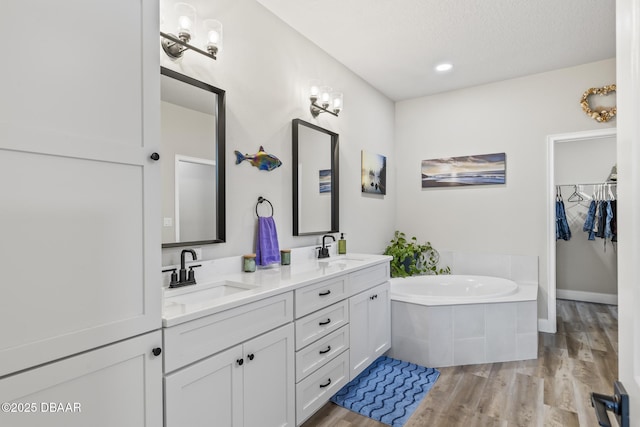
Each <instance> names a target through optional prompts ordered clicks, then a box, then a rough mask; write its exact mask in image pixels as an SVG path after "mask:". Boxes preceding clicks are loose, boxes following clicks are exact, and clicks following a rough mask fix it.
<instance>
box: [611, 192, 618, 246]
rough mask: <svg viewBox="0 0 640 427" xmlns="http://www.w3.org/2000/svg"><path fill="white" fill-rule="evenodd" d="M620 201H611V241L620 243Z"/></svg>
mask: <svg viewBox="0 0 640 427" xmlns="http://www.w3.org/2000/svg"><path fill="white" fill-rule="evenodd" d="M617 215H618V201H617V200H611V234H612V236H611V241H612V242H614V243H615V242H617V241H618V218H617Z"/></svg>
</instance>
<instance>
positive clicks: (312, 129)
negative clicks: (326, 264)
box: [292, 119, 340, 236]
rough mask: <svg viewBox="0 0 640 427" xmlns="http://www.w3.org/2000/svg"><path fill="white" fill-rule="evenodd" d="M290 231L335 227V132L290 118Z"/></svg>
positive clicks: (301, 232)
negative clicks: (291, 153)
mask: <svg viewBox="0 0 640 427" xmlns="http://www.w3.org/2000/svg"><path fill="white" fill-rule="evenodd" d="M292 134H293V147H292V148H293V150H292V151H293V180H292V181H293V235H294V236H305V235H312V234H326V233H336V232H338V230H339V208H338V200H339V197H338V196H339V194H338V188H339V187H340V186H339V167H338V134H337V133H334V132H331V131H330V130H327V129H324V128H321V127H320V126H316V125H314V124H312V123H308V122H305V121H304V120H300V119H294V120H293V122H292Z"/></svg>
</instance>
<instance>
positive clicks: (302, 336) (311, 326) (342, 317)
mask: <svg viewBox="0 0 640 427" xmlns="http://www.w3.org/2000/svg"><path fill="white" fill-rule="evenodd" d="M347 323H349V303H348V301H347V300H344V301H342V302H339V303H337V304H334V305H332V306H329V307H327V308H323V309H322V310H319V311H316V312H315V313H312V314H310V315H308V316H306V317H303V318H302V319H298V320H296V350H300V349H301V348H303V347H306V346H307V345H309V344H311V343H312V342H314V341H316V340H317V339H319V338H322V337H323V336H325V335H327V334H329V333H331V332H333V331H335V330H336V329H338V328H341V327H342V326H344V325H346V324H347Z"/></svg>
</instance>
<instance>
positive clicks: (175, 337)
mask: <svg viewBox="0 0 640 427" xmlns="http://www.w3.org/2000/svg"><path fill="white" fill-rule="evenodd" d="M292 320H293V295H292V292H287V293H285V294H282V295H276V296H273V297H270V298H265V299H264V300H261V301H256V302H253V303H249V304H246V305H243V306H241V307H236V308H233V309H230V310H225V311H222V312H220V313H216V314H212V315H211V316H207V317H203V318H202V319H197V320H192V321H191V322H186V323H182V324H180V325H176V326H173V327H170V328H166V329H164V330H163V333H164V352H163V354H164V370H165V372H167V373H168V372H171V371H173V370H175V369H178V368H180V367H181V366H184V365H187V364H189V363H192V362H195V361H196V360H200V359H202V358H205V357H207V356H210V355H212V354H214V353H217V352H219V351H221V350H224V349H225V348H229V347H231V346H234V345H236V344H239V343H241V342H242V341H245V340H247V339H249V338H253V337H255V336H257V335H259V334H262V333H264V332H267V331H269V330H271V329H275V328H277V327H278V326H280V325H284V324H285V323H287V322H291V321H292Z"/></svg>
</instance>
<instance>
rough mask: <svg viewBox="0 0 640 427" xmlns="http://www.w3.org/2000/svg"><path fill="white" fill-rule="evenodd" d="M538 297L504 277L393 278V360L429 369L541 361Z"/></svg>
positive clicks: (532, 289) (528, 286) (532, 287)
mask: <svg viewBox="0 0 640 427" xmlns="http://www.w3.org/2000/svg"><path fill="white" fill-rule="evenodd" d="M537 294H538V286H537V283H530V282H529V283H518V282H516V281H513V280H510V279H506V278H501V277H490V276H475V275H439V276H435V275H433V276H413V277H408V278H394V279H391V350H390V356H391V357H394V358H398V359H402V360H406V361H408V362H412V363H417V364H420V365H424V366H429V367H445V366H458V365H470V364H478V363H495V362H506V361H514V360H526V359H535V358H536V357H537V354H538V308H537V307H538V306H537Z"/></svg>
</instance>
